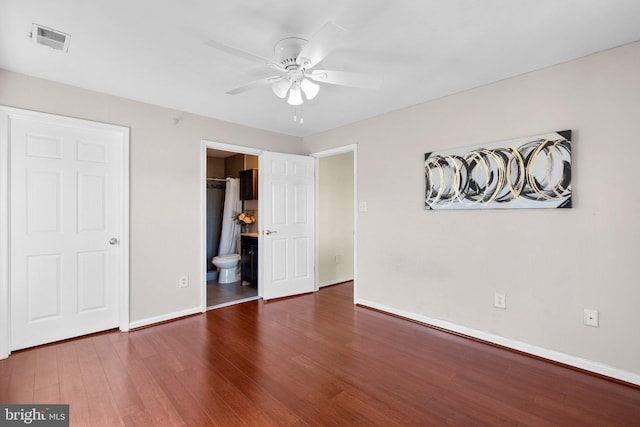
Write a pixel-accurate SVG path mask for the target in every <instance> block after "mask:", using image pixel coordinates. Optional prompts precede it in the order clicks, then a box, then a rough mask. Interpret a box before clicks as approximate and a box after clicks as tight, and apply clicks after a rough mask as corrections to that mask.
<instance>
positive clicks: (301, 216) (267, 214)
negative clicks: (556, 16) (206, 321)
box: [260, 152, 315, 300]
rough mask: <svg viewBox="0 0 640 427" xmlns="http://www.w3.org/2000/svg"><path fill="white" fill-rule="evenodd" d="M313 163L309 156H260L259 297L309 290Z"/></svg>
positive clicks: (312, 280) (312, 279)
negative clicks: (260, 271) (260, 259)
mask: <svg viewBox="0 0 640 427" xmlns="http://www.w3.org/2000/svg"><path fill="white" fill-rule="evenodd" d="M314 165H315V159H313V158H312V157H306V156H296V155H291V154H282V153H269V152H265V153H263V155H262V164H261V166H260V171H261V175H260V179H261V182H262V191H263V192H262V193H261V194H260V197H261V198H262V199H263V202H262V203H263V204H262V208H261V211H260V223H261V229H262V232H263V240H262V251H263V254H262V255H263V256H262V261H263V263H264V267H263V269H262V271H263V276H262V279H261V283H262V297H263V298H264V299H265V300H267V299H272V298H280V297H285V296H289V295H295V294H301V293H306V292H313V291H314V290H315V276H314V262H315V256H314V250H315V243H314V232H315V230H314V227H315V225H314V215H315V207H314V205H315V178H314Z"/></svg>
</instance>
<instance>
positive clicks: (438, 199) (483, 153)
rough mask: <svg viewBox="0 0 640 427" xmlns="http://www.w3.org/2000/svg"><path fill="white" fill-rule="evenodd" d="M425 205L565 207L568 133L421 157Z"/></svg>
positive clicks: (568, 175)
mask: <svg viewBox="0 0 640 427" xmlns="http://www.w3.org/2000/svg"><path fill="white" fill-rule="evenodd" d="M424 172H425V184H426V186H425V209H427V210H435V209H487V208H570V207H571V131H570V130H565V131H559V132H554V133H550V134H546V135H535V136H530V137H526V138H518V139H514V140H510V141H503V142H493V143H489V144H483V145H479V146H474V147H467V148H460V149H451V150H445V151H435V152H432V153H426V154H425V155H424Z"/></svg>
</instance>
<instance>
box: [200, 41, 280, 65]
mask: <svg viewBox="0 0 640 427" xmlns="http://www.w3.org/2000/svg"><path fill="white" fill-rule="evenodd" d="M204 44H206V45H207V46H209V47H212V48H214V49H217V50H219V51H222V52H225V53H228V54H230V55H233V56H237V57H239V58H244V59H248V60H249V61H253V62H260V63H262V64H267V65H268V66H269V67H272V68H275V69H277V70H280V71H285V70H284V68H283V67H282V66H281V65H280V64H276V63H275V62H273V59H270V58H265V57H264V56H260V55H257V54H255V53H251V52H247V51H246V50H243V49H239V48H237V47H232V46H229V45H226V44H223V43H220V42H217V41H215V40H209V41H207V42H204Z"/></svg>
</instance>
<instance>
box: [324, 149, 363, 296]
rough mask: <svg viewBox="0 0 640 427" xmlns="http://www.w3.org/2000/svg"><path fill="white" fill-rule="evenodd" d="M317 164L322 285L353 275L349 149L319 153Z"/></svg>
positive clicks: (351, 180) (350, 154)
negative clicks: (328, 154)
mask: <svg viewBox="0 0 640 427" xmlns="http://www.w3.org/2000/svg"><path fill="white" fill-rule="evenodd" d="M319 168H320V180H319V181H320V182H319V183H318V192H319V194H318V200H319V201H320V202H319V206H318V250H319V253H318V261H319V264H320V265H319V285H320V286H324V285H330V284H334V283H339V282H342V281H345V280H351V279H353V263H354V260H353V191H354V188H353V152H348V153H342V154H337V155H335V156H329V157H322V158H320V160H319ZM336 257H337V259H336Z"/></svg>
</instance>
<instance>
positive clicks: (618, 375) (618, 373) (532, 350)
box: [355, 298, 640, 385]
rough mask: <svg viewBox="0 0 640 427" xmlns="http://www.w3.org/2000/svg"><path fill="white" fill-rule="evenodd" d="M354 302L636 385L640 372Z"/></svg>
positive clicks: (639, 380) (463, 327) (426, 318)
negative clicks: (636, 372)
mask: <svg viewBox="0 0 640 427" xmlns="http://www.w3.org/2000/svg"><path fill="white" fill-rule="evenodd" d="M355 303H356V304H360V305H363V306H366V307H371V308H374V309H376V310H380V311H384V312H387V313H391V314H395V315H396V316H400V317H405V318H407V319H411V320H416V321H418V322H421V323H425V324H427V325H431V326H435V327H437V328H442V329H445V330H448V331H451V332H455V333H458V334H462V335H466V336H469V337H472V338H476V339H479V340H482V341H487V342H490V343H493V344H497V345H500V346H503V347H508V348H511V349H513V350H518V351H521V352H524V353H528V354H531V355H534V356H538V357H541V358H543V359H548V360H552V361H554V362H559V363H563V364H565V365H569V366H573V367H576V368H580V369H584V370H586V371H590V372H594V373H597V374H600V375H605V376H607V377H611V378H615V379H618V380H621V381H626V382H628V383H631V384H636V385H640V375H638V374H635V373H633V372H628V371H624V370H622V369H618V368H614V367H612V366H608V365H605V364H603V363H599V362H594V361H592V360H587V359H582V358H580V357H576V356H572V355H570V354H566V353H561V352H559V351H555V350H549V349H546V348H543V347H538V346H535V345H531V344H527V343H525V342H521V341H515V340H511V339H508V338H504V337H501V336H499V335H494V334H490V333H488V332H483V331H479V330H477V329H471V328H467V327H465V326H460V325H456V324H455V323H450V322H446V321H444V320H438V319H433V318H431V317H427V316H423V315H421V314H415V313H410V312H408V311H404V310H398V309H395V308H393V307H388V306H386V305H382V304H378V303H376V302H372V301H367V300H364V299H361V298H356V299H355Z"/></svg>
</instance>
